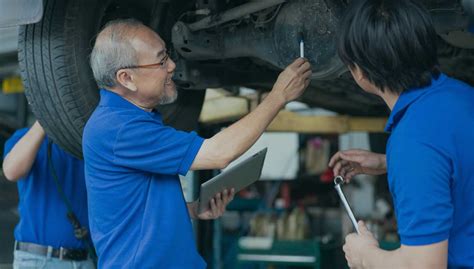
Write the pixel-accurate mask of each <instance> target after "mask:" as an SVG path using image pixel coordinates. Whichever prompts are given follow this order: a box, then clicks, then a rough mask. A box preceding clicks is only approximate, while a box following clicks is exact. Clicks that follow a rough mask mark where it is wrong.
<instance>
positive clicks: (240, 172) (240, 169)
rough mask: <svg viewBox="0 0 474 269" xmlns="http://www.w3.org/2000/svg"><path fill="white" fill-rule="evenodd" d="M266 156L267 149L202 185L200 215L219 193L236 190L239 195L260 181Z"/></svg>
mask: <svg viewBox="0 0 474 269" xmlns="http://www.w3.org/2000/svg"><path fill="white" fill-rule="evenodd" d="M266 154H267V148H264V149H262V150H261V151H259V152H257V153H255V154H254V155H252V156H251V157H249V158H247V159H245V160H243V161H242V162H240V163H239V164H237V165H235V166H233V167H231V168H229V169H228V170H226V171H224V172H222V173H220V174H219V175H217V176H215V177H213V178H211V179H209V180H208V181H206V182H204V183H203V184H201V191H200V195H199V213H202V212H204V211H206V210H207V209H209V207H210V205H209V201H210V200H211V199H212V198H214V196H215V195H216V194H217V193H218V192H222V191H223V190H224V189H227V190H229V191H230V190H231V189H232V188H234V190H235V192H236V193H237V192H238V191H240V190H241V189H243V188H245V187H247V186H249V185H250V184H252V183H254V182H255V181H257V180H259V179H260V176H261V175H262V168H263V163H264V161H265V156H266Z"/></svg>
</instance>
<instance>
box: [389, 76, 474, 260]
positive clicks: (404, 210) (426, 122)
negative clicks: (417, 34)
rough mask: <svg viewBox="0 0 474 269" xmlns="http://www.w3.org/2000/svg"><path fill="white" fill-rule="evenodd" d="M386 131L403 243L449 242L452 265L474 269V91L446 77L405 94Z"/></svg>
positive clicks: (390, 175) (393, 112)
mask: <svg viewBox="0 0 474 269" xmlns="http://www.w3.org/2000/svg"><path fill="white" fill-rule="evenodd" d="M386 130H387V131H389V132H391V136H390V139H389V142H388V144H387V169H388V180H389V187H390V191H391V193H392V196H393V200H394V204H395V212H396V216H397V221H398V232H399V234H400V238H401V243H402V244H404V245H409V246H418V245H428V244H433V243H437V242H441V241H444V240H447V239H448V240H449V249H448V263H449V264H450V265H451V266H471V267H472V266H474V247H473V242H474V150H473V149H474V144H473V141H474V89H473V88H472V87H470V86H468V85H466V84H464V83H462V82H460V81H457V80H455V79H452V78H449V77H447V76H445V75H441V76H440V77H439V78H438V79H437V80H435V79H433V80H432V83H431V86H429V87H426V88H421V89H412V90H408V91H406V92H403V93H402V94H401V96H400V98H399V99H398V101H397V102H396V104H395V106H394V108H393V111H392V113H391V114H390V117H389V120H388V123H387V127H386Z"/></svg>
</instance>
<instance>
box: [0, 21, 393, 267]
mask: <svg viewBox="0 0 474 269" xmlns="http://www.w3.org/2000/svg"><path fill="white" fill-rule="evenodd" d="M16 35H17V28H3V29H0V37H1V38H0V81H1V85H2V92H1V94H0V113H1V114H0V124H1V131H0V136H1V137H0V139H1V141H0V144H1V148H2V152H3V144H4V142H5V140H6V139H7V138H8V137H9V136H10V135H11V134H12V133H13V132H14V130H15V129H18V128H21V127H23V126H26V125H30V124H31V123H32V122H33V121H34V116H33V114H32V113H31V110H30V109H29V107H28V105H27V101H26V98H25V95H24V93H23V86H22V85H21V79H20V77H19V70H18V64H17V62H16V57H17V56H16V45H17V43H16ZM234 92H236V90H235V89H234ZM237 92H238V93H239V94H238V95H229V92H228V91H224V90H222V89H209V90H208V91H207V94H206V99H205V104H204V107H203V110H202V113H201V116H200V122H201V124H200V133H201V134H202V135H203V136H206V135H208V136H210V135H212V134H213V133H215V132H216V131H218V130H219V129H221V128H225V126H226V125H228V124H229V123H231V122H232V121H234V120H235V119H237V118H239V117H241V116H242V115H245V114H246V113H248V111H249V110H250V109H252V108H253V107H255V106H256V105H257V103H258V101H259V100H261V98H263V97H264V96H262V94H261V93H259V92H258V91H254V90H252V89H247V88H240V89H238V90H237ZM223 108H225V109H223ZM289 111H292V112H289ZM357 120H358V123H359V124H354V123H353V122H357ZM384 120H385V119H384V118H380V119H370V120H369V119H364V118H359V119H357V118H349V117H346V116H338V115H337V114H336V113H333V112H330V111H326V110H323V109H310V108H308V106H306V105H305V104H303V103H298V102H294V103H291V104H289V105H288V106H287V111H285V112H282V113H280V115H279V116H278V118H277V119H276V120H275V121H274V122H273V123H272V125H271V126H270V128H269V131H268V132H266V133H265V134H264V135H263V136H262V138H261V139H260V140H259V141H258V143H257V144H256V145H255V146H254V147H253V148H252V149H251V150H250V151H249V153H248V154H251V153H252V152H255V151H257V150H258V149H261V148H263V147H268V148H269V152H268V155H267V160H266V163H265V167H264V171H263V175H262V180H261V181H259V182H257V183H256V184H254V185H252V186H251V187H249V188H247V189H245V190H244V191H242V192H240V193H239V194H238V195H237V196H236V198H235V200H234V201H233V202H232V203H231V204H230V205H229V208H228V212H227V213H226V214H225V215H224V216H223V217H222V218H221V219H220V220H217V221H213V222H196V223H195V229H196V237H197V243H198V246H199V249H200V251H201V253H203V255H204V256H205V258H206V260H207V261H208V263H209V264H210V267H211V268H237V267H239V266H240V268H253V267H254V266H255V265H258V264H260V265H261V264H267V263H268V262H271V263H273V264H285V265H292V264H295V265H298V264H300V265H309V266H310V267H314V268H320V266H321V268H334V266H335V265H338V266H336V267H341V266H344V264H345V261H344V258H343V255H342V251H341V244H342V236H343V235H344V234H346V233H347V232H349V231H351V229H352V228H351V224H350V222H349V221H348V218H347V217H346V215H345V212H344V211H343V210H342V208H341V207H340V203H339V199H338V197H337V195H336V192H335V191H334V189H333V183H332V174H331V171H330V170H328V168H327V163H328V160H329V157H330V156H331V154H333V153H334V152H335V151H337V150H338V149H346V148H353V147H357V148H365V149H370V148H372V149H374V150H376V151H377V150H378V151H380V152H383V151H384V144H385V140H386V135H384V134H381V133H380V131H381V130H382V129H383V123H384ZM315 122H316V124H315ZM318 122H319V123H318ZM357 126H359V127H357ZM364 129H366V130H368V131H372V132H374V133H369V132H366V130H364ZM354 130H356V131H354ZM282 145H284V146H282ZM248 154H247V155H248ZM244 157H245V156H244ZM282 164H284V165H282ZM216 173H218V171H203V172H200V173H189V174H188V175H187V177H186V178H183V179H182V180H183V186H184V192H185V195H186V197H187V198H188V199H193V198H194V197H196V196H197V193H198V191H199V187H198V186H199V184H200V183H202V182H203V181H205V180H207V179H209V178H211V177H212V176H213V175H215V174H216ZM1 177H2V178H1V180H0V238H1V240H0V265H1V266H4V267H7V268H8V267H9V266H10V265H11V262H12V258H13V257H12V248H13V242H14V238H13V229H14V226H15V224H16V223H17V221H18V212H17V209H16V206H17V203H18V194H17V189H16V184H14V183H10V182H8V181H7V180H6V179H5V178H4V177H3V173H2V174H1ZM345 192H346V194H347V195H348V197H349V200H350V203H351V204H352V206H353V209H354V212H355V214H356V216H357V217H358V218H361V219H366V220H369V223H370V226H371V227H372V229H373V230H374V231H375V232H376V234H377V235H378V236H379V239H380V240H381V241H383V242H384V243H386V244H387V245H388V246H389V245H390V244H393V245H396V244H397V236H396V227H395V223H394V220H393V218H392V212H391V205H390V200H389V194H388V189H387V186H386V183H385V180H383V178H380V179H376V178H371V177H362V176H361V177H359V178H358V179H357V180H356V181H355V182H354V183H353V184H351V185H349V186H347V187H346V188H345ZM210 239H211V240H210ZM389 247H390V246H389Z"/></svg>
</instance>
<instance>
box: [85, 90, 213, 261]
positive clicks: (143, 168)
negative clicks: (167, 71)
mask: <svg viewBox="0 0 474 269" xmlns="http://www.w3.org/2000/svg"><path fill="white" fill-rule="evenodd" d="M203 141H204V140H203V139H202V138H201V137H199V136H198V135H197V134H196V133H194V132H192V133H187V132H181V131H177V130H175V129H173V128H171V127H167V126H165V125H163V122H162V119H161V116H160V114H158V113H154V112H146V111H144V110H142V109H140V108H138V107H136V106H135V105H133V104H131V103H130V102H128V101H127V100H125V99H123V98H122V97H121V96H119V95H117V94H115V93H113V92H110V91H107V90H101V92H100V103H99V105H98V107H97V108H96V109H95V111H94V113H93V114H92V116H91V117H90V119H89V121H88V122H87V124H86V127H85V129H84V135H83V152H84V159H85V164H86V165H85V170H86V185H87V192H88V197H89V219H90V227H91V232H92V239H93V242H94V245H95V247H96V249H97V252H98V256H99V267H100V268H117V267H120V268H205V267H206V264H205V262H204V260H203V259H202V258H201V256H200V255H199V253H198V252H197V249H196V245H195V241H194V235H193V230H192V225H191V220H190V216H189V213H188V210H187V206H186V202H185V200H184V196H183V192H182V189H181V183H180V181H179V177H178V174H181V175H185V174H186V173H187V172H188V170H189V168H190V167H191V164H192V163H193V161H194V158H195V157H196V155H197V153H198V151H199V149H200V147H201V145H202V143H203Z"/></svg>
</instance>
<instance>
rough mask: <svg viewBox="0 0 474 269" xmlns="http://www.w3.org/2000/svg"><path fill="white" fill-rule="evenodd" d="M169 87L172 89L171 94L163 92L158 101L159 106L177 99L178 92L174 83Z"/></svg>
mask: <svg viewBox="0 0 474 269" xmlns="http://www.w3.org/2000/svg"><path fill="white" fill-rule="evenodd" d="M170 87H173V94H172V95H167V94H166V93H167V91H166V90H165V94H164V95H163V96H162V97H161V99H160V103H159V104H160V105H167V104H171V103H173V102H174V101H176V99H178V91H177V90H176V86H175V85H174V83H173V85H170Z"/></svg>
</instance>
